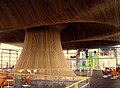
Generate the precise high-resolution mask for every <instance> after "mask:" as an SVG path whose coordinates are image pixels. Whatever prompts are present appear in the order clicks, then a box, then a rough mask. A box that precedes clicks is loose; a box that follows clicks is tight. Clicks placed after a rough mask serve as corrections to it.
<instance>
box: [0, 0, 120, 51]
mask: <svg viewBox="0 0 120 88" xmlns="http://www.w3.org/2000/svg"><path fill="white" fill-rule="evenodd" d="M56 24H57V25H59V24H60V25H59V26H57V27H60V28H62V29H63V30H62V31H61V40H62V45H63V48H64V49H70V48H80V47H84V48H85V47H86V48H87V47H100V46H108V45H115V44H119V42H120V41H119V31H120V0H0V32H1V33H0V42H6V43H21V42H23V41H24V35H25V32H24V29H27V28H30V27H36V26H48V25H49V26H51V25H53V26H54V25H55V27H56Z"/></svg>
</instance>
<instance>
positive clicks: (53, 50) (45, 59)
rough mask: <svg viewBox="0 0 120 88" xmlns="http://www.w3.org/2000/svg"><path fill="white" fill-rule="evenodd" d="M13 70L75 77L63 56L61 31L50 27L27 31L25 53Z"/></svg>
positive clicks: (23, 52)
mask: <svg viewBox="0 0 120 88" xmlns="http://www.w3.org/2000/svg"><path fill="white" fill-rule="evenodd" d="M13 70H14V71H19V70H23V71H25V70H30V71H33V70H37V72H38V73H39V74H46V75H70V76H73V75H74V73H73V71H72V70H71V69H70V68H69V66H68V65H67V62H66V60H65V57H64V54H63V50H62V46H61V40H60V30H57V29H55V28H48V27H39V28H38V27H36V28H31V29H27V30H26V34H25V41H24V47H23V51H22V53H21V55H20V58H19V60H18V61H17V63H16V65H15V67H14V69H13Z"/></svg>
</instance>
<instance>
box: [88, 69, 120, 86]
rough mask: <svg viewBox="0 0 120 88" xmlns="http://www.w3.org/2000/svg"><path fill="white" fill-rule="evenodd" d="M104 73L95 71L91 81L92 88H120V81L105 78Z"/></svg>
mask: <svg viewBox="0 0 120 88" xmlns="http://www.w3.org/2000/svg"><path fill="white" fill-rule="evenodd" d="M102 76H103V74H102V71H101V70H97V71H93V75H92V77H91V79H90V88H120V79H116V80H113V79H110V78H103V77H102Z"/></svg>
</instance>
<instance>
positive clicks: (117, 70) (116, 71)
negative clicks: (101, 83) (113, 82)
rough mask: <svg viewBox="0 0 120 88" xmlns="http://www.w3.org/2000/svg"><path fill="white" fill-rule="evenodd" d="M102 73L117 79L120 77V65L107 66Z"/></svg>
mask: <svg viewBox="0 0 120 88" xmlns="http://www.w3.org/2000/svg"><path fill="white" fill-rule="evenodd" d="M102 73H103V75H104V77H108V76H111V77H112V79H116V78H118V75H119V74H120V67H116V68H108V67H106V68H105V70H102Z"/></svg>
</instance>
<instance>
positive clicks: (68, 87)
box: [65, 77, 90, 88]
mask: <svg viewBox="0 0 120 88" xmlns="http://www.w3.org/2000/svg"><path fill="white" fill-rule="evenodd" d="M89 78H90V77H86V78H84V79H82V80H80V81H78V82H75V83H73V84H71V85H69V86H67V87H65V88H70V87H73V86H75V85H77V84H79V83H81V82H83V81H85V80H87V79H89Z"/></svg>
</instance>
